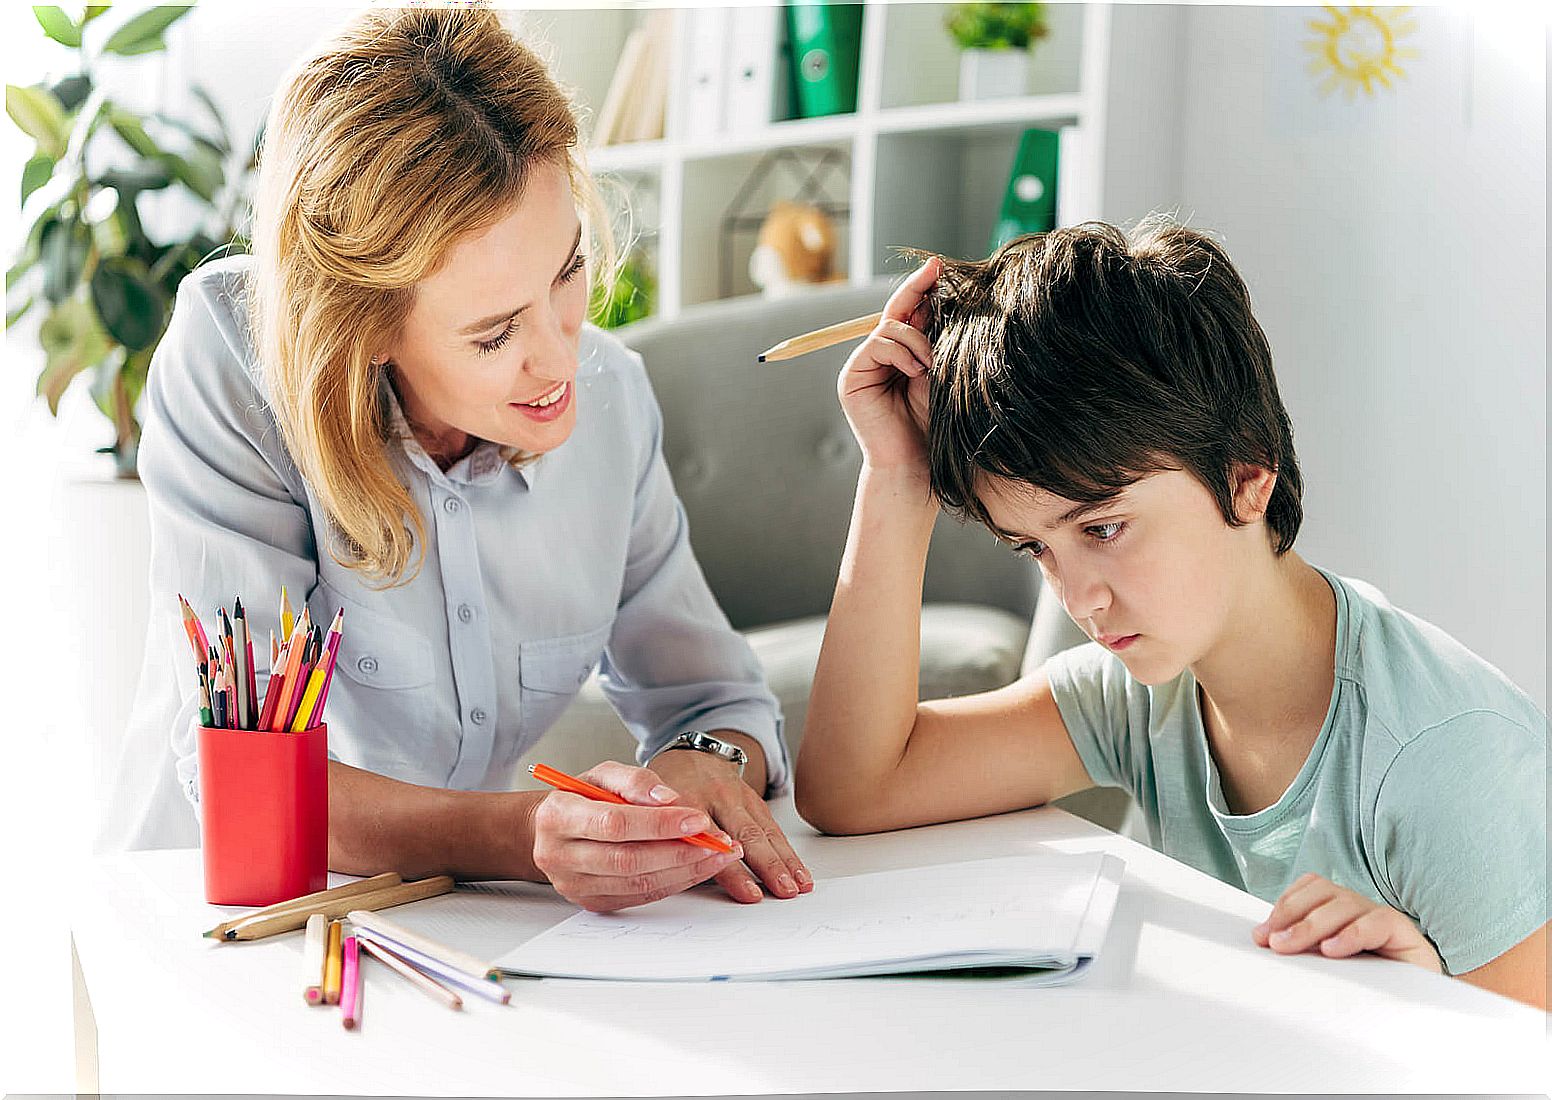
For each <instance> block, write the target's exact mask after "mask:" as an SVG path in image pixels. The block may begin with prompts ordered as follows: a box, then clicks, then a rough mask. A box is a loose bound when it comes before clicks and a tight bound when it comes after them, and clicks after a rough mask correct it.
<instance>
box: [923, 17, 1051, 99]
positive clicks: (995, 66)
mask: <svg viewBox="0 0 1552 1100" xmlns="http://www.w3.org/2000/svg"><path fill="white" fill-rule="evenodd" d="M943 24H944V26H945V27H947V28H948V33H949V34H950V35H952V36H953V38H954V42H955V43H956V44H957V45H958V46H959V48H960V49H961V50H962V51H963V52H962V53H961V54H960V58H959V98H960V99H997V98H1000V97H1002V96H1017V95H1023V94H1025V92H1026V91H1027V90H1028V89H1029V55H1030V51H1031V50H1032V49H1033V48H1034V45H1035V43H1036V42H1038V41H1039V40H1040V39H1042V38H1044V37H1045V36H1046V35H1048V34H1050V33H1051V29H1050V27H1049V26H1047V25H1046V19H1045V5H1044V4H981V3H977V4H954V5H953V6H952V7H950V8H949V10H948V14H947V15H946V16H945V18H944V21H943Z"/></svg>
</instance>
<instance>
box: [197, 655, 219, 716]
mask: <svg viewBox="0 0 1552 1100" xmlns="http://www.w3.org/2000/svg"><path fill="white" fill-rule="evenodd" d="M215 721H216V716H215V711H213V710H212V709H211V706H210V666H209V665H207V664H206V663H205V662H204V661H201V662H200V663H199V723H200V725H202V726H204V727H205V728H206V729H209V728H211V727H212V726H214V725H215Z"/></svg>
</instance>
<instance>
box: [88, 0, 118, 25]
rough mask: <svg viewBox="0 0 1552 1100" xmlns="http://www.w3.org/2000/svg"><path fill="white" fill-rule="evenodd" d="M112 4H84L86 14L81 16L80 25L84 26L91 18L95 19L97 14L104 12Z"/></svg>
mask: <svg viewBox="0 0 1552 1100" xmlns="http://www.w3.org/2000/svg"><path fill="white" fill-rule="evenodd" d="M112 6H113V5H112V4H88V5H86V14H84V15H82V16H81V26H83V27H84V26H86V24H88V23H90V22H91V21H92V20H93V19H96V18H97V17H98V16H99V15H104V14H106V13H107V11H108V9H109V8H111V7H112Z"/></svg>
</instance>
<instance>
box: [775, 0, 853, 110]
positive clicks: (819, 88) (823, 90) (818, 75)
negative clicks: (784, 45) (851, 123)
mask: <svg viewBox="0 0 1552 1100" xmlns="http://www.w3.org/2000/svg"><path fill="white" fill-rule="evenodd" d="M786 13H787V34H788V37H789V38H790V39H791V42H792V63H791V71H792V88H793V99H794V106H795V107H796V108H797V111H796V114H797V116H798V117H799V118H819V117H821V116H824V115H842V114H850V113H851V112H853V111H855V110H856V109H857V74H858V71H859V68H860V60H861V55H862V5H861V4H832V3H826V2H824V0H790V2H789V3H788V5H787V8H786Z"/></svg>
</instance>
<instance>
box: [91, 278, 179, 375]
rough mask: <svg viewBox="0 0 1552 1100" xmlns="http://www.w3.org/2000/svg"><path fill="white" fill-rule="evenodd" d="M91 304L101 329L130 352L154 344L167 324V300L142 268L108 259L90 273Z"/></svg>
mask: <svg viewBox="0 0 1552 1100" xmlns="http://www.w3.org/2000/svg"><path fill="white" fill-rule="evenodd" d="M92 303H93V304H94V305H95V306H96V307H97V315H98V316H99V317H101V318H102V323H103V327H104V328H106V329H107V330H108V333H109V334H110V335H111V336H112V337H113V338H114V339H115V340H117V341H118V342H119V343H121V344H123V345H124V346H125V347H126V348H128V349H129V350H130V351H142V350H144V349H146V348H148V347H151V346H152V345H153V344H155V343H156V338H157V337H158V336H160V335H161V334H162V328H163V327H164V325H165V322H166V307H167V302H166V299H165V298H163V297H162V292H161V290H160V289H158V288H157V287H156V286H155V285H154V284H153V283H152V282H151V280H150V278H149V273H148V272H147V271H146V269H145V265H144V264H141V263H139V262H138V261H136V260H131V259H128V258H126V257H122V256H110V257H108V258H107V259H105V260H103V261H102V263H100V264H98V265H97V270H96V271H94V272H92Z"/></svg>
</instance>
